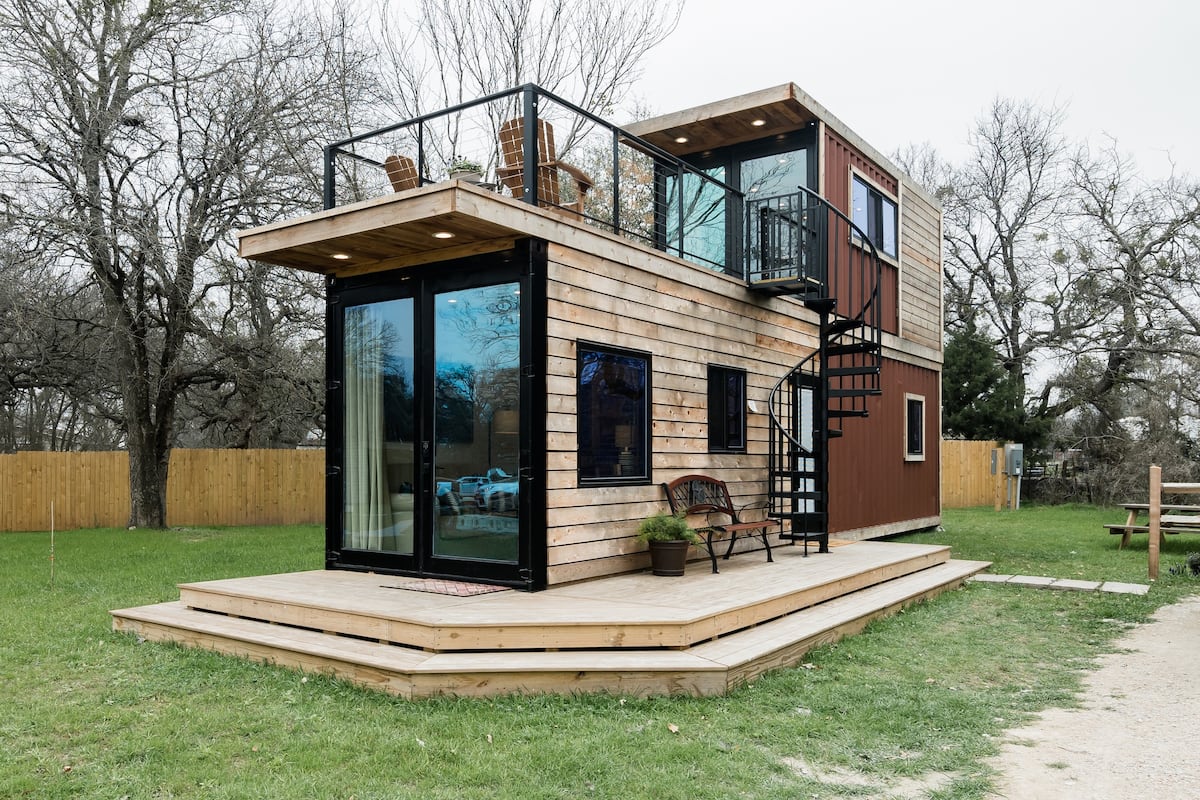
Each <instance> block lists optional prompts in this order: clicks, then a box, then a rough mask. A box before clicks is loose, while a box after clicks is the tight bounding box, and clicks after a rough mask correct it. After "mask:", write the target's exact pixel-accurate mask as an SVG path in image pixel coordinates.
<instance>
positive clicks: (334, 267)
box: [238, 181, 562, 275]
mask: <svg viewBox="0 0 1200 800" xmlns="http://www.w3.org/2000/svg"><path fill="white" fill-rule="evenodd" d="M547 216H550V217H551V220H552V221H554V222H558V224H562V223H561V221H560V220H558V219H556V218H554V217H553V215H551V213H550V212H547V211H543V210H540V209H535V208H533V207H532V206H529V205H527V204H525V203H521V202H518V201H515V200H512V199H511V198H506V197H501V196H499V195H497V194H495V193H494V192H488V191H486V190H483V189H479V188H477V187H474V186H471V185H469V184H465V183H463V182H461V181H447V182H444V183H438V184H433V185H430V186H424V187H422V188H420V189H413V190H411V191H405V192H400V193H397V194H389V195H386V196H383V197H377V198H372V199H370V200H364V201H362V202H359V203H353V204H351V205H346V206H340V207H338V208H333V209H329V210H327V211H320V212H317V213H315V214H309V215H308V216H304V217H299V218H296V219H289V220H285V221H283V222H277V223H274V224H271V225H264V226H262V227H259V228H252V229H250V230H246V231H242V232H241V233H239V234H238V254H239V255H240V256H241V257H242V258H247V259H252V260H255V261H264V262H266V263H268V264H276V265H278V266H282V267H291V268H293V269H300V270H304V271H306V272H316V273H320V274H322V275H332V274H337V275H349V274H356V273H361V272H374V271H377V270H381V269H394V268H399V267H403V266H408V265H415V264H425V263H430V262H433V261H445V260H448V259H452V258H459V257H462V256H468V255H476V254H479V253H488V252H495V251H498V250H507V249H510V248H511V247H512V246H513V243H514V242H515V241H516V240H517V239H518V238H521V237H523V236H535V235H539V233H544V231H542V230H541V229H542V228H543V227H544V226H545V223H546V220H545V218H546V217H547Z"/></svg>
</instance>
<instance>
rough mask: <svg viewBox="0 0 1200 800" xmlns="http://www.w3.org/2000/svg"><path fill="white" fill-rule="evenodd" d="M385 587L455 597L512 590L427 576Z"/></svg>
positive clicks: (385, 587) (505, 587) (504, 587)
mask: <svg viewBox="0 0 1200 800" xmlns="http://www.w3.org/2000/svg"><path fill="white" fill-rule="evenodd" d="M383 588H384V589H407V590H408V591H410V592H429V593H430V594H448V595H451V596H453V597H471V596H472V595H476V594H490V593H491V592H508V591H512V590H511V589H510V588H509V587H507V586H492V585H490V584H486V583H467V582H466V581H442V580H435V579H430V578H425V579H421V580H415V581H405V582H404V583H398V584H396V585H394V586H384V587H383Z"/></svg>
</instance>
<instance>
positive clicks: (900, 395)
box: [829, 359, 941, 533]
mask: <svg viewBox="0 0 1200 800" xmlns="http://www.w3.org/2000/svg"><path fill="white" fill-rule="evenodd" d="M938 383H939V378H938V373H937V372H935V371H933V370H929V369H923V368H921V367H915V366H912V365H911V364H904V363H902V362H899V361H891V360H888V359H884V362H883V366H882V375H881V385H882V387H883V394H882V395H880V396H878V397H872V398H870V400H869V401H868V411H869V413H870V416H869V417H867V418H865V419H853V418H851V419H843V420H830V424H831V425H833V426H834V427H837V426H839V425H840V426H841V428H842V430H843V432H844V435H843V436H842V437H841V438H840V439H833V440H831V441H830V443H829V496H830V505H829V530H830V532H831V533H833V532H837V531H846V530H854V529H856V528H865V527H869V526H872V525H886V524H891V523H895V522H899V521H903V520H911V519H920V518H922V517H932V516H935V515H936V514H938V513H939V501H938V492H939V476H940V466H941V465H940V461H941V447H940V446H939V445H940V442H941V434H940V424H941V414H940V410H939V394H938ZM906 393H907V394H915V395H921V396H923V397H924V398H925V460H924V461H906V460H905V459H904V450H905V436H904V433H905V431H904V406H905V398H904V395H905V394H906Z"/></svg>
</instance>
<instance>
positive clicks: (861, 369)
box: [825, 364, 879, 378]
mask: <svg viewBox="0 0 1200 800" xmlns="http://www.w3.org/2000/svg"><path fill="white" fill-rule="evenodd" d="M825 374H826V375H828V376H830V377H833V378H836V377H839V376H843V375H878V374H879V365H878V364H864V365H861V366H856V367H829V368H828V369H826V370H825Z"/></svg>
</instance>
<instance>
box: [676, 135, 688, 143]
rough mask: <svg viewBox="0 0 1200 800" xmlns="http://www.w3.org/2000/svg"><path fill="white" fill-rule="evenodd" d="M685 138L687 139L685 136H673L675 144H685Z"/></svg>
mask: <svg viewBox="0 0 1200 800" xmlns="http://www.w3.org/2000/svg"><path fill="white" fill-rule="evenodd" d="M687 140H688V138H687V137H686V136H676V137H675V143H676V144H687Z"/></svg>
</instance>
